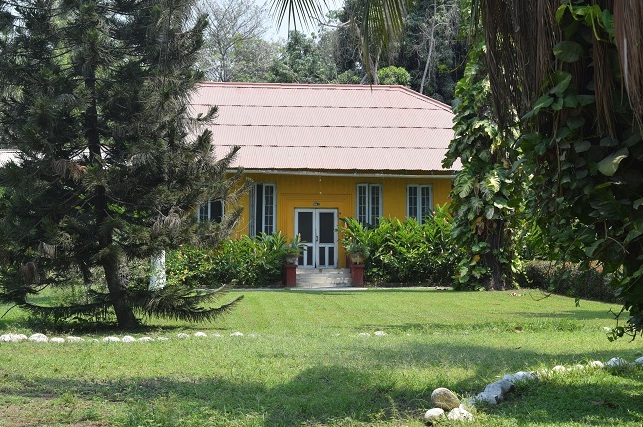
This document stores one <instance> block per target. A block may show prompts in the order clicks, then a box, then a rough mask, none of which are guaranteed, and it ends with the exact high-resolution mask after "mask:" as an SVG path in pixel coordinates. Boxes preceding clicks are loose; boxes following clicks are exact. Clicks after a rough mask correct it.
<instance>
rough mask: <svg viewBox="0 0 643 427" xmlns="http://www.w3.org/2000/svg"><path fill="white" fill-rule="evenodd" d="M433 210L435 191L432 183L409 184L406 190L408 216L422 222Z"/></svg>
mask: <svg viewBox="0 0 643 427" xmlns="http://www.w3.org/2000/svg"><path fill="white" fill-rule="evenodd" d="M432 211H433V191H432V188H431V186H430V185H409V186H408V188H407V191H406V216H407V217H409V218H415V219H417V220H418V222H419V223H420V224H422V223H423V222H424V218H426V217H427V216H428V215H430V214H431V212H432Z"/></svg>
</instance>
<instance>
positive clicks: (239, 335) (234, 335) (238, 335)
mask: <svg viewBox="0 0 643 427" xmlns="http://www.w3.org/2000/svg"><path fill="white" fill-rule="evenodd" d="M230 336H231V337H242V336H243V332H239V331H237V332H233V333H231V334H230Z"/></svg>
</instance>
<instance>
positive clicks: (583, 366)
mask: <svg viewBox="0 0 643 427" xmlns="http://www.w3.org/2000/svg"><path fill="white" fill-rule="evenodd" d="M572 369H573V370H574V371H582V370H583V369H585V365H580V364H576V365H574V366H573V367H572Z"/></svg>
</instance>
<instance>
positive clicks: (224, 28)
mask: <svg viewBox="0 0 643 427" xmlns="http://www.w3.org/2000/svg"><path fill="white" fill-rule="evenodd" d="M197 8H198V10H199V11H200V12H202V13H204V14H207V15H208V22H209V24H210V25H209V26H208V27H207V29H206V30H205V35H204V38H205V42H204V46H203V49H202V50H201V52H200V55H199V67H200V68H201V69H202V70H203V71H204V72H205V77H206V78H207V79H208V80H214V81H220V82H230V81H257V80H260V79H261V78H262V77H263V75H264V74H265V72H266V70H267V68H268V66H269V65H270V63H271V60H272V57H273V56H274V55H276V47H275V46H274V44H273V43H271V42H268V41H265V40H263V39H262V36H264V35H265V33H266V31H267V29H266V23H265V19H266V10H265V8H263V7H259V6H257V5H256V4H255V3H254V2H252V1H250V0H217V1H212V2H211V1H204V0H200V1H199V2H198V6H197Z"/></svg>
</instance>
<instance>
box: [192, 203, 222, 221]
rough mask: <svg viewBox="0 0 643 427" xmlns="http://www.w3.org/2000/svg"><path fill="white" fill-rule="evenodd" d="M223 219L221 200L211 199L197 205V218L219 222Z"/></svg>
mask: <svg viewBox="0 0 643 427" xmlns="http://www.w3.org/2000/svg"><path fill="white" fill-rule="evenodd" d="M222 219H223V201H222V200H211V201H209V202H208V203H205V204H203V205H201V206H199V214H198V217H197V220H198V221H199V222H202V221H215V222H221V220H222Z"/></svg>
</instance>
